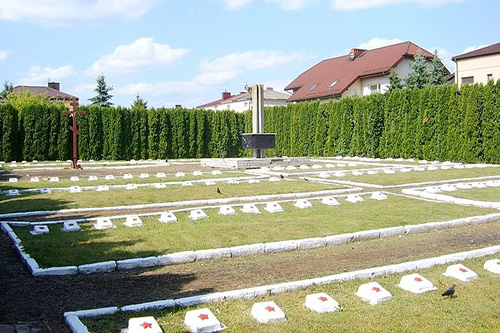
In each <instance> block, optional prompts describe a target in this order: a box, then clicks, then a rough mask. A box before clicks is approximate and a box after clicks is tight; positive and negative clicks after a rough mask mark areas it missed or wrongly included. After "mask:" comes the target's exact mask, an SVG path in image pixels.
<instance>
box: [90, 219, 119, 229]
mask: <svg viewBox="0 0 500 333" xmlns="http://www.w3.org/2000/svg"><path fill="white" fill-rule="evenodd" d="M94 228H96V229H97V230H103V229H114V228H116V226H115V225H114V224H113V222H111V219H109V218H107V217H99V218H98V219H97V221H96V223H95V224H94Z"/></svg>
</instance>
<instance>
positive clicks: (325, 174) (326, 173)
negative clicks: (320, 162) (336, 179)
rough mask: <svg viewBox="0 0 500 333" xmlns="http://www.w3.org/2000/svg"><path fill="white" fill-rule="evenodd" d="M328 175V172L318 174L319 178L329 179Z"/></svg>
mask: <svg viewBox="0 0 500 333" xmlns="http://www.w3.org/2000/svg"><path fill="white" fill-rule="evenodd" d="M330 177H331V176H330V174H329V173H328V172H324V171H323V172H320V173H319V178H330Z"/></svg>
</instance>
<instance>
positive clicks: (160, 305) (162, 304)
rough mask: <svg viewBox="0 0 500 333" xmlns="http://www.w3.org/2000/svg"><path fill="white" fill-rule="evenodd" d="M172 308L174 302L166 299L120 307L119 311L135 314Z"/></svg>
mask: <svg viewBox="0 0 500 333" xmlns="http://www.w3.org/2000/svg"><path fill="white" fill-rule="evenodd" d="M173 307H175V301H174V300H173V299H166V300H163V301H154V302H147V303H140V304H133V305H126V306H122V307H121V308H120V311H126V312H127V311H130V312H137V311H142V310H149V309H160V310H162V309H167V308H173ZM145 332H149V331H145Z"/></svg>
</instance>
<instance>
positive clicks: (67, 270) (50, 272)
mask: <svg viewBox="0 0 500 333" xmlns="http://www.w3.org/2000/svg"><path fill="white" fill-rule="evenodd" d="M76 274H78V267H76V266H63V267H50V268H41V269H37V270H35V271H34V272H33V276H57V275H76Z"/></svg>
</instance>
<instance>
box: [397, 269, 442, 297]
mask: <svg viewBox="0 0 500 333" xmlns="http://www.w3.org/2000/svg"><path fill="white" fill-rule="evenodd" d="M398 287H399V288H401V289H403V290H406V291H409V292H411V293H414V294H422V293H425V292H428V291H431V290H436V289H437V288H436V287H435V286H434V285H433V284H432V282H430V281H429V280H427V279H426V278H424V277H423V276H421V275H419V274H417V273H415V274H409V275H405V276H403V277H402V278H401V281H400V282H399V284H398Z"/></svg>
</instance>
